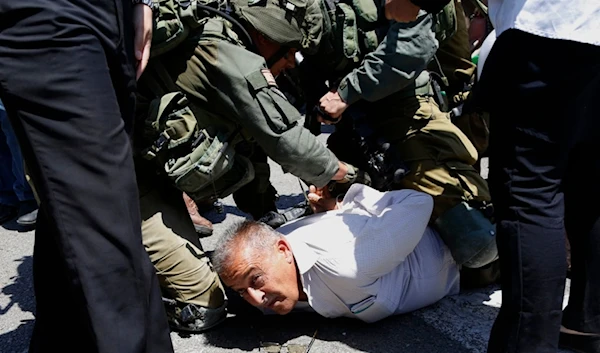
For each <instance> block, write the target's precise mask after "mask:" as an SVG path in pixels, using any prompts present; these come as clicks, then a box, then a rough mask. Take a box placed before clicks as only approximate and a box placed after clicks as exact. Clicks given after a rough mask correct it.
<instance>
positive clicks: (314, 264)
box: [213, 184, 459, 322]
mask: <svg viewBox="0 0 600 353" xmlns="http://www.w3.org/2000/svg"><path fill="white" fill-rule="evenodd" d="M311 191H313V193H311V194H310V195H309V198H310V199H311V201H312V202H313V204H314V205H315V208H316V210H317V211H324V210H329V211H326V212H323V213H317V214H314V215H312V216H308V217H304V218H301V219H298V220H296V221H293V222H291V223H288V224H286V225H285V226H283V227H281V228H278V230H277V231H275V230H273V229H272V228H270V227H269V226H267V225H265V224H262V223H258V222H255V221H245V222H243V223H241V224H240V225H238V226H237V227H236V228H235V229H232V230H231V231H230V232H229V233H228V234H227V235H225V236H224V237H222V239H221V242H220V244H219V245H218V246H217V248H216V250H215V252H214V255H213V265H214V267H215V269H216V271H217V272H218V274H219V275H220V276H221V278H222V280H223V281H224V283H225V284H226V285H227V286H229V287H231V288H232V289H233V290H235V291H237V292H238V293H239V294H240V295H241V296H242V297H243V298H244V299H245V300H246V301H248V302H249V303H250V304H252V305H253V306H256V307H258V308H259V309H262V310H263V311H265V310H267V311H274V312H275V313H277V314H282V315H283V314H287V313H289V312H290V311H292V309H294V308H299V307H306V306H310V308H312V310H314V311H316V312H317V313H319V314H320V315H323V316H325V317H329V318H333V317H339V316H346V317H352V318H358V319H360V320H363V321H365V322H375V321H377V320H380V319H383V318H385V317H387V316H390V315H394V314H402V313H406V312H409V311H413V310H416V309H419V308H422V307H425V306H428V305H431V304H433V303H435V302H437V301H438V300H440V299H442V298H443V297H444V296H446V295H452V294H456V293H458V291H459V270H458V266H457V265H456V264H455V262H454V260H453V259H452V255H451V254H450V251H449V250H448V249H447V247H446V246H445V245H444V243H443V242H442V240H441V239H440V238H439V236H438V234H437V233H436V232H435V231H434V230H433V229H432V228H430V227H428V226H427V222H428V221H429V217H430V216H431V211H432V208H433V199H432V198H431V196H429V195H427V194H425V193H421V192H418V191H414V190H397V191H388V192H379V191H377V190H375V189H372V188H370V187H368V186H365V185H361V184H355V185H353V186H352V187H351V188H350V189H349V191H348V192H347V193H346V195H345V197H344V199H343V200H341V201H340V202H336V201H337V200H335V199H327V198H321V196H320V195H317V194H316V193H315V190H314V188H312V190H311Z"/></svg>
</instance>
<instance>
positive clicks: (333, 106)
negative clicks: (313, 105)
mask: <svg viewBox="0 0 600 353" xmlns="http://www.w3.org/2000/svg"><path fill="white" fill-rule="evenodd" d="M319 107H320V108H321V110H322V111H323V112H324V113H325V114H327V115H329V116H330V117H331V118H333V119H338V120H337V121H335V122H336V123H337V122H338V121H339V119H340V118H341V117H342V114H343V113H344V111H345V110H346V109H347V108H348V104H346V102H344V100H343V99H342V97H340V95H339V93H337V92H327V94H325V95H324V96H323V97H321V99H320V100H319ZM318 119H319V121H320V122H322V123H324V124H327V125H330V124H333V123H334V122H333V121H331V120H327V119H323V117H321V116H319V117H318Z"/></svg>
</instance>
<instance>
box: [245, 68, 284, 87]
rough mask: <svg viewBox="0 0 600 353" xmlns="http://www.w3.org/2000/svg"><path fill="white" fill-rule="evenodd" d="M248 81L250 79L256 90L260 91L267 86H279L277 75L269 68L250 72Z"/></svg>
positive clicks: (247, 77) (249, 81)
mask: <svg viewBox="0 0 600 353" xmlns="http://www.w3.org/2000/svg"><path fill="white" fill-rule="evenodd" d="M246 81H248V83H249V84H250V86H252V89H254V90H255V91H259V90H261V89H263V88H265V87H277V82H276V81H275V77H274V76H273V74H272V73H271V70H269V69H261V70H258V71H254V72H252V73H250V74H248V75H247V76H246Z"/></svg>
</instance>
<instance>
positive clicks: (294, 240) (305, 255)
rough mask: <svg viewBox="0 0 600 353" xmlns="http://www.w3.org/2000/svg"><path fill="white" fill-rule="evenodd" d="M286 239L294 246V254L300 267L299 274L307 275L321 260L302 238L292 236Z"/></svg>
mask: <svg viewBox="0 0 600 353" xmlns="http://www.w3.org/2000/svg"><path fill="white" fill-rule="evenodd" d="M286 239H287V241H288V242H289V243H290V245H291V246H292V253H293V254H294V259H295V260H296V264H297V265H298V272H300V274H301V275H303V274H305V273H306V272H308V271H309V270H310V269H311V268H312V267H313V266H314V265H315V263H316V262H317V260H318V258H319V256H318V254H317V253H316V252H315V251H314V250H313V249H311V247H310V246H309V245H308V244H306V242H304V241H303V240H302V238H301V237H296V236H294V235H290V236H286Z"/></svg>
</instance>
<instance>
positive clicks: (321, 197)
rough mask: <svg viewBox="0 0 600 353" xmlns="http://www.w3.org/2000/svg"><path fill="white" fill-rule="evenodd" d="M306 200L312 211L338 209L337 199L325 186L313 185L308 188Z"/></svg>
mask: <svg viewBox="0 0 600 353" xmlns="http://www.w3.org/2000/svg"><path fill="white" fill-rule="evenodd" d="M308 201H310V207H311V208H312V210H313V212H314V213H319V212H326V211H331V210H336V209H338V205H337V200H336V199H335V198H334V197H332V196H331V194H330V193H329V188H328V187H327V186H325V187H323V188H317V187H315V186H314V185H311V186H309V188H308Z"/></svg>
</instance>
